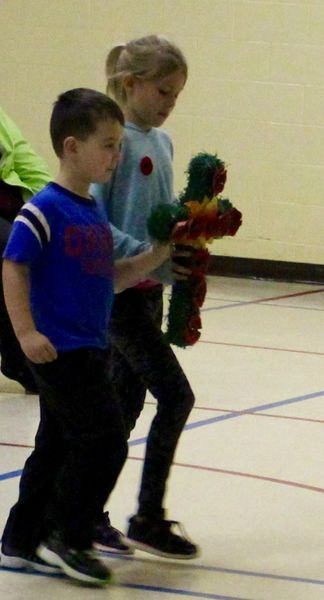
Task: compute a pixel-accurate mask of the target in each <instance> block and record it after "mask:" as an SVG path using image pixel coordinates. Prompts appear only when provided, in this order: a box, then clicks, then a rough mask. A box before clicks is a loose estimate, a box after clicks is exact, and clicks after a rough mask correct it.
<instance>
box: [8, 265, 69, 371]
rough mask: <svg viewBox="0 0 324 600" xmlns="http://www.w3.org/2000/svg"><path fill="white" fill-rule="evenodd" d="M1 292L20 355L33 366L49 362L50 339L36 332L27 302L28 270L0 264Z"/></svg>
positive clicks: (52, 352)
mask: <svg viewBox="0 0 324 600" xmlns="http://www.w3.org/2000/svg"><path fill="white" fill-rule="evenodd" d="M2 277H3V289H4V296H5V301H6V306H7V310H8V313H9V317H10V320H11V322H12V326H13V328H14V331H15V334H16V336H17V339H18V341H19V343H20V345H21V348H22V350H23V352H24V353H25V354H26V356H27V358H29V360H31V361H32V362H34V363H45V362H51V361H53V360H55V359H56V358H57V352H56V349H55V348H54V346H53V344H52V343H51V342H50V340H49V339H48V338H47V337H46V336H45V335H43V334H42V333H40V332H39V331H37V329H36V326H35V322H34V319H33V316H32V313H31V308H30V299H29V267H28V266H27V265H25V264H21V263H16V262H13V261H11V260H8V259H4V261H3V270H2Z"/></svg>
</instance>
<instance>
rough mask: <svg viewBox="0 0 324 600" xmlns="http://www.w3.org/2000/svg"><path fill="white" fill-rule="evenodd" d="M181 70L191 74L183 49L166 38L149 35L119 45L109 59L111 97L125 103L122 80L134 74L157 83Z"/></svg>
mask: <svg viewBox="0 0 324 600" xmlns="http://www.w3.org/2000/svg"><path fill="white" fill-rule="evenodd" d="M177 70H180V71H182V72H183V74H184V75H185V77H186V78H187V75H188V66H187V61H186V59H185V57H184V55H183V54H182V52H181V50H180V49H179V48H178V47H177V46H176V45H175V44H172V43H171V42H169V41H168V40H167V39H166V38H164V37H163V36H158V35H148V36H145V37H142V38H138V39H135V40H131V41H130V42H128V43H127V44H119V45H117V46H115V47H114V48H112V49H111V50H110V52H109V53H108V56H107V59H106V77H107V88H106V92H107V94H108V96H112V97H113V98H114V99H115V100H116V101H117V102H120V103H121V104H124V103H125V102H126V93H125V89H124V86H123V80H124V78H125V76H127V75H135V76H136V77H140V78H142V79H144V80H147V81H148V80H154V79H159V78H161V77H164V76H166V75H169V74H170V73H173V72H174V71H177Z"/></svg>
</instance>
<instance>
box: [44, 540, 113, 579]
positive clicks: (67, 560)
mask: <svg viewBox="0 0 324 600" xmlns="http://www.w3.org/2000/svg"><path fill="white" fill-rule="evenodd" d="M37 555H38V556H39V557H40V558H41V559H42V560H44V561H45V562H46V563H48V564H50V565H55V566H56V567H61V569H62V571H63V572H64V573H65V574H66V575H68V577H72V578H73V579H77V580H78V581H81V582H83V583H88V584H92V585H105V584H107V583H110V582H111V579H112V574H111V571H110V570H109V569H108V568H107V567H106V565H104V564H103V563H102V562H101V561H100V560H98V558H97V556H96V554H95V553H94V552H93V551H92V550H91V549H85V550H78V549H77V548H70V547H68V546H67V545H66V544H64V542H63V541H62V540H61V539H60V538H59V536H57V535H52V536H51V537H50V538H49V539H48V541H47V542H46V543H43V544H41V545H40V546H39V547H38V548H37Z"/></svg>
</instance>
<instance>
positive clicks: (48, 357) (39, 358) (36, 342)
mask: <svg viewBox="0 0 324 600" xmlns="http://www.w3.org/2000/svg"><path fill="white" fill-rule="evenodd" d="M19 342H20V345H21V348H22V350H23V352H24V353H25V354H26V356H27V358H29V360H31V361H32V362H34V363H47V362H52V361H53V360H55V359H56V358H57V351H56V349H55V348H54V346H53V344H52V343H51V342H50V340H49V339H48V338H47V337H46V336H45V335H43V334H42V333H39V331H36V329H35V330H31V331H28V332H27V333H25V334H24V335H23V336H21V337H20V339H19Z"/></svg>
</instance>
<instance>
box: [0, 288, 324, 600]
mask: <svg viewBox="0 0 324 600" xmlns="http://www.w3.org/2000/svg"><path fill="white" fill-rule="evenodd" d="M202 316H203V334H202V338H201V341H200V342H199V343H198V344H197V345H196V346H195V347H193V348H191V349H187V350H177V354H178V356H179V358H180V361H181V363H182V365H183V367H184V369H185V371H186V373H187V374H188V377H189V379H190V381H191V382H192V385H193V388H194V391H195V393H196V398H197V400H196V406H195V408H194V410H193V411H192V414H191V417H190V420H189V422H188V424H187V428H186V430H185V431H184V433H183V435H182V437H181V441H180V444H179V447H178V451H177V455H176V459H175V464H174V467H173V470H172V476H171V479H170V484H169V492H168V497H167V506H168V508H169V513H168V516H169V518H172V519H178V520H180V521H182V522H183V523H184V524H185V527H186V529H187V532H188V534H189V535H190V537H192V539H193V540H195V541H196V542H197V543H199V544H200V546H201V555H200V557H199V558H197V559H196V560H194V561H182V562H181V561H175V560H173V561H172V560H165V559H162V558H161V559H158V558H157V557H153V556H150V555H148V554H144V553H141V552H137V553H136V554H135V555H134V557H130V558H113V557H112V556H111V555H108V554H106V555H103V556H104V559H105V560H106V561H107V563H108V564H109V565H110V566H111V567H112V569H113V570H114V572H115V584H114V585H113V586H109V587H108V588H106V589H90V588H84V587H80V586H79V585H77V584H75V583H73V582H71V581H70V580H68V579H66V578H65V577H63V576H60V575H59V576H44V575H38V574H30V573H21V572H11V571H8V570H4V569H2V570H0V598H1V599H2V598H6V599H8V600H36V599H37V600H38V599H39V600H58V599H59V600H67V599H68V600H83V598H86V599H88V600H92V599H93V598H98V599H99V598H102V599H103V598H107V599H108V598H109V600H130V599H132V600H145V599H146V598H148V599H154V600H155V599H160V600H176V599H177V598H178V597H188V598H207V599H224V600H225V599H226V600H270V599H271V600H317V599H319V600H320V599H323V598H324V368H323V367H324V364H323V363H324V336H323V331H324V287H321V286H319V285H308V284H303V283H299V284H291V283H289V284H288V283H278V282H276V283H275V282H269V281H259V280H258V281H254V280H244V279H233V278H211V279H210V280H209V284H208V298H207V300H206V302H205V305H204V310H203V313H202ZM0 411H1V423H0V446H1V449H0V452H1V454H0V529H1V531H2V529H3V526H4V523H5V519H6V517H7V513H8V511H9V508H10V506H11V505H12V504H13V503H14V501H15V499H16V496H17V489H18V483H19V473H20V470H21V468H22V466H23V464H24V461H25V459H26V457H27V456H28V454H29V452H30V448H31V446H32V444H33V436H34V432H35V429H36V424H37V418H38V412H37V398H36V397H34V396H24V395H23V394H22V390H21V388H19V386H18V384H14V383H12V382H9V381H8V380H6V379H4V378H1V379H0ZM153 414H154V402H153V400H152V398H150V397H148V398H147V404H146V407H145V410H144V413H143V415H142V417H141V419H140V420H139V422H138V425H137V427H136V430H135V431H134V433H133V436H132V439H131V442H130V452H129V459H128V461H127V464H126V467H125V469H124V471H123V473H122V476H121V478H120V480H119V482H118V486H117V488H116V490H115V491H114V493H113V496H112V497H111V500H110V503H109V509H110V513H111V517H112V521H113V524H114V525H115V526H117V527H119V528H121V529H124V528H125V525H126V519H127V517H128V516H129V515H131V514H132V513H133V511H134V509H135V505H136V491H137V486H138V482H139V477H140V471H141V466H142V457H143V452H144V447H145V436H146V432H147V430H148V426H149V423H150V421H151V419H152V416H153ZM0 535H1V534H0Z"/></svg>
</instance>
